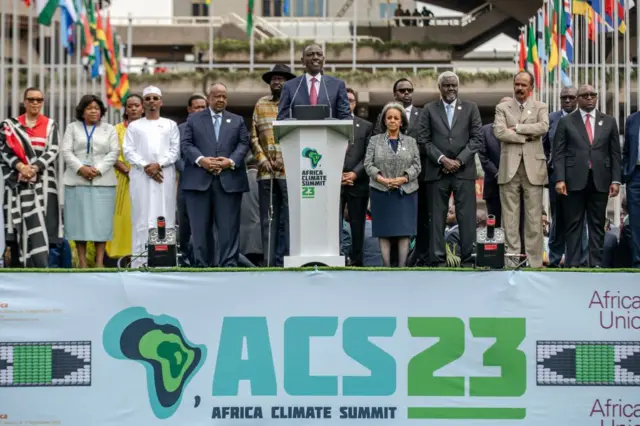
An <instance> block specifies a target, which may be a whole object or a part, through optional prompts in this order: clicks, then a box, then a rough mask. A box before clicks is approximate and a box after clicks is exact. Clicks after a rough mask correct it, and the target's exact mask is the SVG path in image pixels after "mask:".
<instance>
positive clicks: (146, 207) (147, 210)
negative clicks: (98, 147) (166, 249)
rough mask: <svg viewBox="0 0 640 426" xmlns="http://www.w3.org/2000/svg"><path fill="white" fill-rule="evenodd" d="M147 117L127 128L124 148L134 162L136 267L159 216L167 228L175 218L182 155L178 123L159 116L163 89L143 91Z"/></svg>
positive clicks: (131, 188)
mask: <svg viewBox="0 0 640 426" xmlns="http://www.w3.org/2000/svg"><path fill="white" fill-rule="evenodd" d="M142 99H143V107H144V117H142V118H140V119H138V120H136V121H134V122H132V123H131V124H129V127H128V128H127V133H126V136H125V140H124V144H123V146H122V152H123V154H124V158H125V159H126V160H127V162H129V164H131V170H130V172H129V179H130V181H129V182H130V183H129V193H130V196H131V222H132V231H133V232H132V245H133V247H132V250H131V254H132V262H131V265H132V266H133V267H134V268H136V267H140V266H142V265H143V264H144V263H145V260H146V256H145V255H144V252H145V246H146V244H147V242H148V241H149V230H150V229H155V228H156V227H157V223H158V222H157V221H158V217H159V216H163V217H164V218H165V223H166V227H167V228H168V229H171V228H175V222H176V220H175V219H176V189H177V188H176V167H175V163H176V161H178V158H180V131H179V130H178V125H177V124H176V123H175V122H174V121H172V120H169V119H167V118H162V117H160V108H161V107H162V92H161V91H160V89H158V88H157V87H154V86H149V87H147V88H146V89H144V91H143V92H142Z"/></svg>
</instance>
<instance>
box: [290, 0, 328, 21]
mask: <svg viewBox="0 0 640 426" xmlns="http://www.w3.org/2000/svg"><path fill="white" fill-rule="evenodd" d="M290 1H292V2H294V3H295V9H294V14H295V16H300V17H305V16H308V17H320V16H322V12H323V9H324V1H325V0H290Z"/></svg>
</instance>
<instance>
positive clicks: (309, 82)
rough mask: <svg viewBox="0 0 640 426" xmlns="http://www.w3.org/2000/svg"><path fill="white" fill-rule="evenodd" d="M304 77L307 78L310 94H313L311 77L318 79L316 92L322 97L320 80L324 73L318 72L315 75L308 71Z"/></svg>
mask: <svg viewBox="0 0 640 426" xmlns="http://www.w3.org/2000/svg"><path fill="white" fill-rule="evenodd" d="M304 77H305V78H306V79H307V89H309V96H311V79H312V78H315V79H316V83H315V84H316V93H317V94H318V99H320V81H321V80H322V74H320V73H318V74H317V75H316V76H315V77H314V76H312V75H311V74H308V73H306V74H305V75H304Z"/></svg>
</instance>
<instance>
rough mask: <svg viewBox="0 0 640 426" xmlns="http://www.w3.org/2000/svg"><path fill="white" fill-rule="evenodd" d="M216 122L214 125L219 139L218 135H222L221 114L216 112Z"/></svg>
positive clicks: (214, 117)
mask: <svg viewBox="0 0 640 426" xmlns="http://www.w3.org/2000/svg"><path fill="white" fill-rule="evenodd" d="M213 119H214V120H215V121H214V124H213V127H214V128H215V131H216V140H218V137H219V136H220V115H218V114H216V115H214V116H213Z"/></svg>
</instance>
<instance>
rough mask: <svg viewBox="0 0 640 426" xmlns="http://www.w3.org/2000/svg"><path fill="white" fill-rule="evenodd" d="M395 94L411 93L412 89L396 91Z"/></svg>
mask: <svg viewBox="0 0 640 426" xmlns="http://www.w3.org/2000/svg"><path fill="white" fill-rule="evenodd" d="M397 92H400V93H413V89H411V88H407V89H398V90H397Z"/></svg>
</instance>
